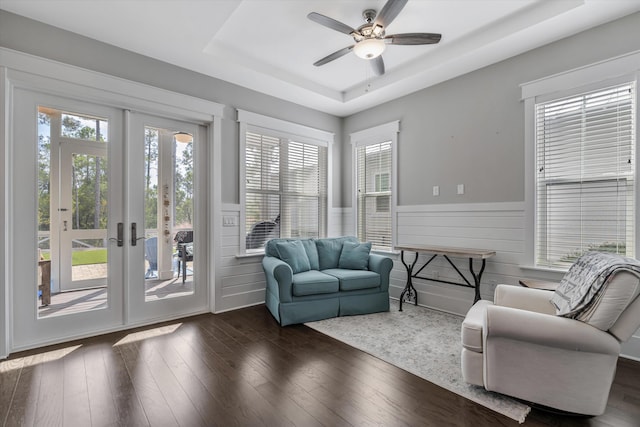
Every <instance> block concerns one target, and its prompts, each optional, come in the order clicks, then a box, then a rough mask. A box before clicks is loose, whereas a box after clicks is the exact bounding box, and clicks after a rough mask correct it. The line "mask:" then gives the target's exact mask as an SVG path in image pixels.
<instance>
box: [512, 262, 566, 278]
mask: <svg viewBox="0 0 640 427" xmlns="http://www.w3.org/2000/svg"><path fill="white" fill-rule="evenodd" d="M518 267H520V270H522V271H526V272H528V274H531V275H534V276H536V277H543V278H545V279H550V280H553V281H556V282H559V281H560V280H561V279H562V277H563V276H564V275H565V274H566V273H567V270H561V269H559V268H548V267H536V266H533V265H519V266H518Z"/></svg>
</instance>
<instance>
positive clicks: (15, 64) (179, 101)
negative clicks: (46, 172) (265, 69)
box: [0, 47, 225, 359]
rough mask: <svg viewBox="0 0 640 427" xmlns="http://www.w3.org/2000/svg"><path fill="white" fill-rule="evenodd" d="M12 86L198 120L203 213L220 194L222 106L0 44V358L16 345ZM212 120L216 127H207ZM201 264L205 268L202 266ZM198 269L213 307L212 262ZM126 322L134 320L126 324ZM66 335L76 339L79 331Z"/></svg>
mask: <svg viewBox="0 0 640 427" xmlns="http://www.w3.org/2000/svg"><path fill="white" fill-rule="evenodd" d="M17 88H25V89H27V90H31V91H40V92H44V93H47V94H51V95H55V96H62V97H66V98H72V99H77V100H79V101H84V102H90V103H94V104H98V105H103V106H109V107H116V108H119V109H123V110H133V111H140V112H143V113H146V114H155V115H160V116H164V117H172V118H175V119H178V120H183V121H186V122H190V123H194V124H199V125H201V126H200V129H201V132H204V133H206V135H207V136H206V138H207V140H208V143H209V150H208V153H207V155H208V160H209V161H210V165H211V166H210V167H209V168H208V169H209V171H210V172H209V175H208V176H204V177H203V178H202V179H203V180H204V182H206V185H207V187H208V191H207V193H208V194H209V197H208V199H207V200H202V203H203V204H204V205H205V206H204V209H205V212H207V213H206V218H209V219H216V218H220V213H219V212H217V209H214V206H219V205H220V204H219V203H217V204H216V201H219V200H220V199H221V183H220V179H221V172H220V168H221V156H220V155H219V154H220V147H221V138H222V132H221V127H220V125H221V123H222V119H223V118H224V111H225V106H224V105H222V104H219V103H216V102H212V101H209V100H205V99H200V98H196V97H193V96H189V95H184V94H180V93H176V92H171V91H168V90H165V89H160V88H157V87H153V86H149V85H145V84H142V83H138V82H133V81H128V80H125V79H121V78H118V77H114V76H110V75H107V74H103V73H99V72H96V71H91V70H86V69H82V68H79V67H75V66H71V65H68V64H64V63H61V62H57V61H52V60H49V59H45V58H41V57H37V56H34V55H30V54H26V53H23V52H19V51H14V50H12V49H7V48H4V47H0V102H1V103H2V105H3V108H2V112H3V114H1V115H0V164H1V165H2V166H3V167H2V169H3V172H2V173H0V208H1V209H0V224H2V225H1V226H0V238H1V239H0V241H2V242H3V243H4V245H2V247H0V271H2V273H1V276H0V307H2V308H3V310H2V311H3V312H4V316H2V318H1V319H0V325H1V326H0V359H1V358H4V357H6V356H7V355H8V354H9V352H10V351H16V350H18V349H19V348H16V347H15V346H14V343H13V342H12V339H11V336H10V335H11V334H10V331H11V330H12V328H13V324H12V319H13V307H12V305H11V301H12V298H13V295H12V289H11V283H13V282H14V281H13V278H14V273H15V272H14V271H13V269H12V265H13V256H12V254H11V251H10V250H9V247H10V245H11V242H13V240H14V236H13V233H12V231H11V230H12V223H11V221H12V219H11V218H10V217H9V216H8V214H7V209H8V208H9V207H10V206H11V202H12V198H13V195H12V194H11V192H10V191H9V189H10V186H11V174H12V173H13V170H14V165H12V164H11V160H12V142H13V136H12V135H13V130H12V123H11V120H12V112H11V106H12V97H13V93H14V91H15V90H16V89H17ZM214 122H215V125H216V126H215V127H213V126H212V125H213V124H214ZM125 125H126V123H125ZM125 142H126V141H125ZM211 171H212V172H211ZM203 218H204V216H203ZM217 225H218V224H216V223H214V224H213V226H211V227H207V229H203V231H205V232H206V234H205V235H208V236H209V237H210V238H209V239H206V240H207V241H208V243H207V245H208V247H209V249H210V250H209V251H206V252H205V253H208V255H207V257H208V259H210V260H215V256H214V254H216V253H217V251H216V247H215V246H216V243H215V242H214V241H213V239H212V238H211V237H212V235H213V234H215V230H216V229H218V228H219V227H217ZM203 261H204V260H203ZM205 267H207V268H208V269H209V270H208V271H204V268H205ZM201 271H202V274H203V276H202V280H206V281H207V285H208V287H209V289H210V292H209V301H208V302H209V307H210V308H212V307H215V291H214V289H215V285H214V281H213V278H214V277H215V268H214V264H211V263H207V262H202V263H201ZM125 309H126V307H125ZM0 316H1V315H0ZM125 320H126V319H125ZM144 323H145V322H143V323H140V324H144ZM146 323H151V322H146ZM129 326H134V325H132V324H130V323H129ZM136 326H137V325H136ZM118 329H122V326H116V327H111V328H105V329H104V330H101V331H100V332H108V331H110V330H118ZM69 338H81V336H73V337H69ZM43 344H46V343H45V342H42V343H38V344H34V345H31V346H29V347H25V348H24V349H26V348H31V347H36V346H39V345H43ZM20 349H22V348H20Z"/></svg>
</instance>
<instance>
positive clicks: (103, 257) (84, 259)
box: [42, 249, 107, 265]
mask: <svg viewBox="0 0 640 427" xmlns="http://www.w3.org/2000/svg"><path fill="white" fill-rule="evenodd" d="M42 257H43V258H44V259H51V254H50V253H49V252H43V253H42ZM106 262H107V250H106V249H87V250H81V251H73V253H72V255H71V265H88V264H105V263H106Z"/></svg>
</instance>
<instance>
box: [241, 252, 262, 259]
mask: <svg viewBox="0 0 640 427" xmlns="http://www.w3.org/2000/svg"><path fill="white" fill-rule="evenodd" d="M263 256H264V252H251V253H245V254H236V258H238V259H243V258H258V257H260V258H261V257H263Z"/></svg>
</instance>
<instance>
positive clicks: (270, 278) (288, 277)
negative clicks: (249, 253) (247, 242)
mask: <svg viewBox="0 0 640 427" xmlns="http://www.w3.org/2000/svg"><path fill="white" fill-rule="evenodd" d="M262 268H263V269H264V274H265V276H266V278H267V291H268V292H271V293H272V294H273V295H275V296H276V297H277V298H278V300H279V301H280V302H291V301H292V295H293V289H292V287H293V270H291V267H290V266H289V264H287V263H286V262H284V261H282V260H281V259H278V258H276V257H271V256H267V255H265V257H264V258H262Z"/></svg>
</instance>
